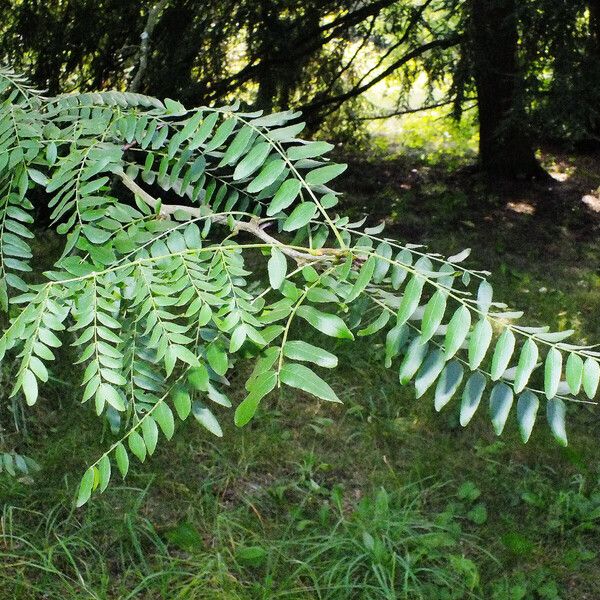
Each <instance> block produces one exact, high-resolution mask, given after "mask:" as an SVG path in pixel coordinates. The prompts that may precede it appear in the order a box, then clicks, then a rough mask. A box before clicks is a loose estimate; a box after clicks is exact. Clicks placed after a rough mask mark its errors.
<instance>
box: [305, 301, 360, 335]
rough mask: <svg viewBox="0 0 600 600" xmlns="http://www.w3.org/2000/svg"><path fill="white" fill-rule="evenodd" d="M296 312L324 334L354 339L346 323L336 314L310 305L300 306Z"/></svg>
mask: <svg viewBox="0 0 600 600" xmlns="http://www.w3.org/2000/svg"><path fill="white" fill-rule="evenodd" d="M296 314H297V315H298V316H299V317H302V318H303V319H306V320H307V321H308V322H309V323H310V324H311V325H312V326H313V327H314V328H315V329H317V330H318V331H320V332H321V333H324V334H325V335H328V336H330V337H335V338H340V339H347V340H353V339H354V336H353V335H352V332H351V331H350V330H349V329H348V326H347V325H346V323H344V321H342V319H340V317H338V316H337V315H332V314H329V313H324V312H321V311H319V310H317V309H316V308H313V307H312V306H300V308H299V309H298V310H297V311H296Z"/></svg>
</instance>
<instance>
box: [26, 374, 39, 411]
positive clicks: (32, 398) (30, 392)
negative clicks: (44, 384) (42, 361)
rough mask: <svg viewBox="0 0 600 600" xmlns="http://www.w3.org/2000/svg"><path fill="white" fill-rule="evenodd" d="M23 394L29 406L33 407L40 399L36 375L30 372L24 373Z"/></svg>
mask: <svg viewBox="0 0 600 600" xmlns="http://www.w3.org/2000/svg"><path fill="white" fill-rule="evenodd" d="M23 394H25V402H27V405H28V406H33V405H34V404H35V402H36V400H37V397H38V384H37V379H36V378H35V375H34V374H33V373H32V372H31V371H30V370H29V369H25V370H24V371H23Z"/></svg>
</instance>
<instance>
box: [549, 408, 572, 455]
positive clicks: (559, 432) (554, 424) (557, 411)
mask: <svg viewBox="0 0 600 600" xmlns="http://www.w3.org/2000/svg"><path fill="white" fill-rule="evenodd" d="M566 412H567V407H566V406H565V403H564V402H563V401H562V400H561V399H560V398H552V399H551V400H548V404H547V406H546V418H547V419H548V424H549V425H550V430H551V431H552V435H553V436H554V438H555V439H556V441H557V442H558V443H559V444H560V445H561V446H567V445H568V441H567V431H566V428H565V415H566Z"/></svg>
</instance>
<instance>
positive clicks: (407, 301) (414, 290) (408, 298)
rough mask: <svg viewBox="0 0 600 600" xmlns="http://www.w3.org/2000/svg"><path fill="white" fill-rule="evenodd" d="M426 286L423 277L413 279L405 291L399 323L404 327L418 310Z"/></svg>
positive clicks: (398, 317)
mask: <svg viewBox="0 0 600 600" xmlns="http://www.w3.org/2000/svg"><path fill="white" fill-rule="evenodd" d="M424 284H425V281H424V279H422V278H421V277H417V276H415V277H413V278H412V279H411V280H410V281H409V282H408V285H407V286H406V289H405V290H404V296H403V297H402V302H401V303H400V308H399V309H398V316H397V323H398V325H402V324H403V323H406V321H408V319H409V318H410V317H411V316H412V314H413V313H414V312H415V310H417V307H418V306H419V301H420V300H421V294H422V293H423V285H424Z"/></svg>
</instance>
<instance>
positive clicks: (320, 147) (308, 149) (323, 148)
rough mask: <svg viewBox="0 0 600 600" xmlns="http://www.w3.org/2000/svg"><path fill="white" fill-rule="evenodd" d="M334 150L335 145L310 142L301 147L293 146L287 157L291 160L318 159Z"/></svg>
mask: <svg viewBox="0 0 600 600" xmlns="http://www.w3.org/2000/svg"><path fill="white" fill-rule="evenodd" d="M332 149H333V144H328V143H327V142H308V143H307V144H303V145H301V146H292V147H291V148H288V151H287V155H288V157H289V159H290V160H300V159H303V158H316V157H317V156H321V155H322V154H325V153H326V152H329V151H330V150H332Z"/></svg>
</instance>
